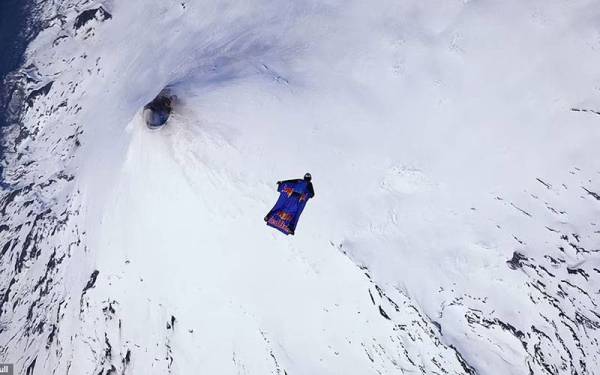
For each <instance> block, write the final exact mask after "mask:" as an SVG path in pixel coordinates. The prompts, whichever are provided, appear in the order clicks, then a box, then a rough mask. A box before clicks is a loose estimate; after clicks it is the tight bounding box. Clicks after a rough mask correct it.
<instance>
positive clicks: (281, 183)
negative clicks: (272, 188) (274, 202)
mask: <svg viewBox="0 0 600 375" xmlns="http://www.w3.org/2000/svg"><path fill="white" fill-rule="evenodd" d="M298 181H300V180H299V179H293V180H285V181H277V191H278V192H281V189H282V186H283V185H285V184H286V183H297V182H298Z"/></svg>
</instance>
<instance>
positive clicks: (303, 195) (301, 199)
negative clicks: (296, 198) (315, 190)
mask: <svg viewBox="0 0 600 375" xmlns="http://www.w3.org/2000/svg"><path fill="white" fill-rule="evenodd" d="M306 197H307V195H306V194H302V196H301V197H300V202H302V201H305V200H306Z"/></svg>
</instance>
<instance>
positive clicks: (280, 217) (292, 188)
mask: <svg viewBox="0 0 600 375" xmlns="http://www.w3.org/2000/svg"><path fill="white" fill-rule="evenodd" d="M311 180H312V176H311V175H310V173H307V174H305V175H304V178H303V179H300V178H298V179H294V180H286V181H277V191H278V192H279V193H280V194H279V199H278V200H277V203H275V206H273V208H272V209H271V211H269V213H268V214H267V216H265V221H266V222H267V225H268V226H271V227H273V228H275V229H277V230H279V231H281V232H283V233H285V234H291V235H293V234H294V231H295V230H296V225H297V224H298V219H300V214H302V211H303V210H304V207H305V206H306V202H308V200H309V199H310V198H312V197H314V196H315V191H314V189H313V185H312V182H311Z"/></svg>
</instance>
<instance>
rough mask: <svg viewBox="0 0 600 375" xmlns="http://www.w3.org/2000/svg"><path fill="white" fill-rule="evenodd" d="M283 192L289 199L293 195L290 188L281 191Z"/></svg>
mask: <svg viewBox="0 0 600 375" xmlns="http://www.w3.org/2000/svg"><path fill="white" fill-rule="evenodd" d="M283 192H284V193H286V194H287V195H288V197H291V196H292V194H293V193H294V189H292V188H290V187H286V188H284V189H283Z"/></svg>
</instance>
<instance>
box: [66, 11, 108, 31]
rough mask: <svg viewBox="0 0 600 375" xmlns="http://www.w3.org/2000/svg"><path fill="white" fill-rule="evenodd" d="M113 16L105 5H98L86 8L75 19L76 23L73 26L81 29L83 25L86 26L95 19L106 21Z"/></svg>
mask: <svg viewBox="0 0 600 375" xmlns="http://www.w3.org/2000/svg"><path fill="white" fill-rule="evenodd" d="M111 18H112V15H111V14H110V13H108V12H107V11H106V10H105V9H104V8H103V7H98V8H95V9H88V10H84V11H83V12H81V14H79V15H78V16H77V18H76V19H75V23H74V24H73V28H75V30H79V29H80V28H81V27H83V26H85V24H86V23H88V22H89V21H91V20H93V19H95V20H97V21H100V22H102V21H106V20H109V19H111Z"/></svg>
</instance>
